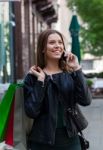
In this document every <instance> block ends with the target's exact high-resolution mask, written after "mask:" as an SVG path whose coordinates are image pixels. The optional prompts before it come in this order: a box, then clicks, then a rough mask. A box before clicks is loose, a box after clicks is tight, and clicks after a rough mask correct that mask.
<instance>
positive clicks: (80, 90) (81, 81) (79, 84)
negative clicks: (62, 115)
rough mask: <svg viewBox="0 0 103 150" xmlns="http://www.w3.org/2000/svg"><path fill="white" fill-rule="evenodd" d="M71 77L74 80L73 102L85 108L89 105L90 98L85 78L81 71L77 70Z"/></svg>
mask: <svg viewBox="0 0 103 150" xmlns="http://www.w3.org/2000/svg"><path fill="white" fill-rule="evenodd" d="M72 77H73V80H74V86H75V92H74V93H75V94H74V98H75V102H76V103H78V104H80V105H82V106H87V105H90V103H91V100H92V97H91V93H90V90H89V88H88V86H87V83H86V80H85V77H84V75H83V73H82V70H81V69H80V70H77V71H75V72H73V73H72Z"/></svg>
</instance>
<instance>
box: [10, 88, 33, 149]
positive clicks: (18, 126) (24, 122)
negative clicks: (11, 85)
mask: <svg viewBox="0 0 103 150" xmlns="http://www.w3.org/2000/svg"><path fill="white" fill-rule="evenodd" d="M32 124H33V119H30V118H28V117H27V116H26V114H25V111H24V94H23V87H22V86H21V87H19V88H17V89H16V91H15V107H14V131H13V134H14V147H15V148H16V149H19V150H26V147H27V145H26V135H27V133H28V132H29V131H30V130H31V127H32Z"/></svg>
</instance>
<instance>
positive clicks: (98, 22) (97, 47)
mask: <svg viewBox="0 0 103 150" xmlns="http://www.w3.org/2000/svg"><path fill="white" fill-rule="evenodd" d="M67 3H68V7H69V8H71V9H72V6H73V5H75V6H76V8H77V13H78V14H79V15H80V17H81V18H82V20H83V22H84V25H83V26H82V27H81V32H80V36H81V37H82V38H81V39H82V41H81V47H82V49H85V52H87V51H88V52H89V53H91V54H93V55H95V56H103V32H102V29H103V21H102V20H103V0H67Z"/></svg>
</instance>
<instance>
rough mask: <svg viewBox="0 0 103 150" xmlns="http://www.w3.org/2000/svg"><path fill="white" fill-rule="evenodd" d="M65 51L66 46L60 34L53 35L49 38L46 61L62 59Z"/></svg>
mask: <svg viewBox="0 0 103 150" xmlns="http://www.w3.org/2000/svg"><path fill="white" fill-rule="evenodd" d="M63 51H64V44H63V41H62V39H61V37H60V35H59V34H57V33H53V34H50V35H49V36H48V39H47V49H46V51H45V55H46V59H47V60H48V59H58V60H59V59H60V58H61V55H62V53H63Z"/></svg>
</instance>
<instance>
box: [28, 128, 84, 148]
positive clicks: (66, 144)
mask: <svg viewBox="0 0 103 150" xmlns="http://www.w3.org/2000/svg"><path fill="white" fill-rule="evenodd" d="M29 146H30V149H28V150H81V146H80V141H79V137H78V136H75V137H72V138H68V136H67V133H66V130H65V129H64V128H63V129H58V130H57V131H56V135H55V144H54V145H53V146H51V145H48V144H42V143H35V142H33V141H31V142H30V144H29Z"/></svg>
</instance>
